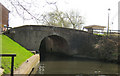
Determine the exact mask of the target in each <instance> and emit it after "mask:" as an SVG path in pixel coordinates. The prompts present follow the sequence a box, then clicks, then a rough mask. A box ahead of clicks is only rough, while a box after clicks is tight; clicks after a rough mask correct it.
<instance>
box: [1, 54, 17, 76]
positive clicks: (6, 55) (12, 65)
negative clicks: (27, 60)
mask: <svg viewBox="0 0 120 76" xmlns="http://www.w3.org/2000/svg"><path fill="white" fill-rule="evenodd" d="M0 56H5V57H12V61H11V76H13V71H14V70H13V68H14V57H15V56H16V54H0Z"/></svg>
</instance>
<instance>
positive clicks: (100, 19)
mask: <svg viewBox="0 0 120 76" xmlns="http://www.w3.org/2000/svg"><path fill="white" fill-rule="evenodd" d="M26 1H27V0H26ZM37 1H41V3H40V4H42V5H44V4H45V0H36V2H37ZM47 1H57V6H58V8H59V9H60V10H62V11H65V12H66V11H70V10H75V11H78V12H79V13H80V15H82V16H83V17H84V18H85V24H84V26H87V25H94V24H95V25H102V26H107V25H108V8H110V9H111V11H110V29H111V30H117V29H118V2H119V1H120V0H47ZM0 2H1V3H2V4H4V5H5V6H6V7H8V6H7V5H6V3H5V2H4V0H1V1H0ZM53 9H54V8H52V6H51V7H50V6H48V5H46V6H45V7H44V8H41V10H40V11H43V12H47V11H49V10H53ZM9 17H10V21H9V24H10V26H11V27H17V26H20V25H24V24H28V25H29V24H35V23H34V22H33V21H26V22H23V20H22V18H20V17H19V16H13V15H11V14H10V15H9ZM112 22H113V24H112Z"/></svg>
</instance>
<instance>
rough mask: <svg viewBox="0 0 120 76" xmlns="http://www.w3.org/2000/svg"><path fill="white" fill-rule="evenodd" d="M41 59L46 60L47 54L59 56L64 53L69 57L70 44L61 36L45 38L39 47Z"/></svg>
mask: <svg viewBox="0 0 120 76" xmlns="http://www.w3.org/2000/svg"><path fill="white" fill-rule="evenodd" d="M39 51H40V59H41V60H42V59H44V58H45V56H46V55H47V54H58V53H60V54H61V53H62V54H64V55H67V52H68V51H69V45H68V42H67V41H66V40H65V39H64V38H63V37H61V36H58V35H50V36H47V37H45V38H44V39H43V40H42V41H41V43H40V47H39Z"/></svg>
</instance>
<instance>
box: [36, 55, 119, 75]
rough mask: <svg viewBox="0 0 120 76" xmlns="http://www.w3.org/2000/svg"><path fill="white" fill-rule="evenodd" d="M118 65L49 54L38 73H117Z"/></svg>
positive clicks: (41, 63)
mask: <svg viewBox="0 0 120 76" xmlns="http://www.w3.org/2000/svg"><path fill="white" fill-rule="evenodd" d="M117 73H118V65H117V64H113V63H106V62H100V61H96V60H90V59H85V58H75V57H74V58H71V57H62V58H61V57H55V56H47V57H46V58H45V60H44V61H41V62H40V66H39V70H38V72H37V74H117Z"/></svg>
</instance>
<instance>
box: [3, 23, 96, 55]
mask: <svg viewBox="0 0 120 76" xmlns="http://www.w3.org/2000/svg"><path fill="white" fill-rule="evenodd" d="M4 34H5V35H7V36H9V37H10V38H12V39H13V40H14V41H16V42H17V43H19V44H20V45H22V46H23V47H25V48H26V49H28V50H30V51H41V52H42V51H43V52H46V51H48V52H59V53H64V54H66V55H82V56H89V55H92V54H93V53H94V46H93V45H94V44H95V43H96V41H97V38H98V37H96V36H95V35H93V34H90V33H88V32H85V31H81V30H75V29H68V28H61V27H54V26H43V25H41V26H40V25H25V26H21V27H16V28H13V29H10V30H9V31H7V32H6V33H4Z"/></svg>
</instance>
